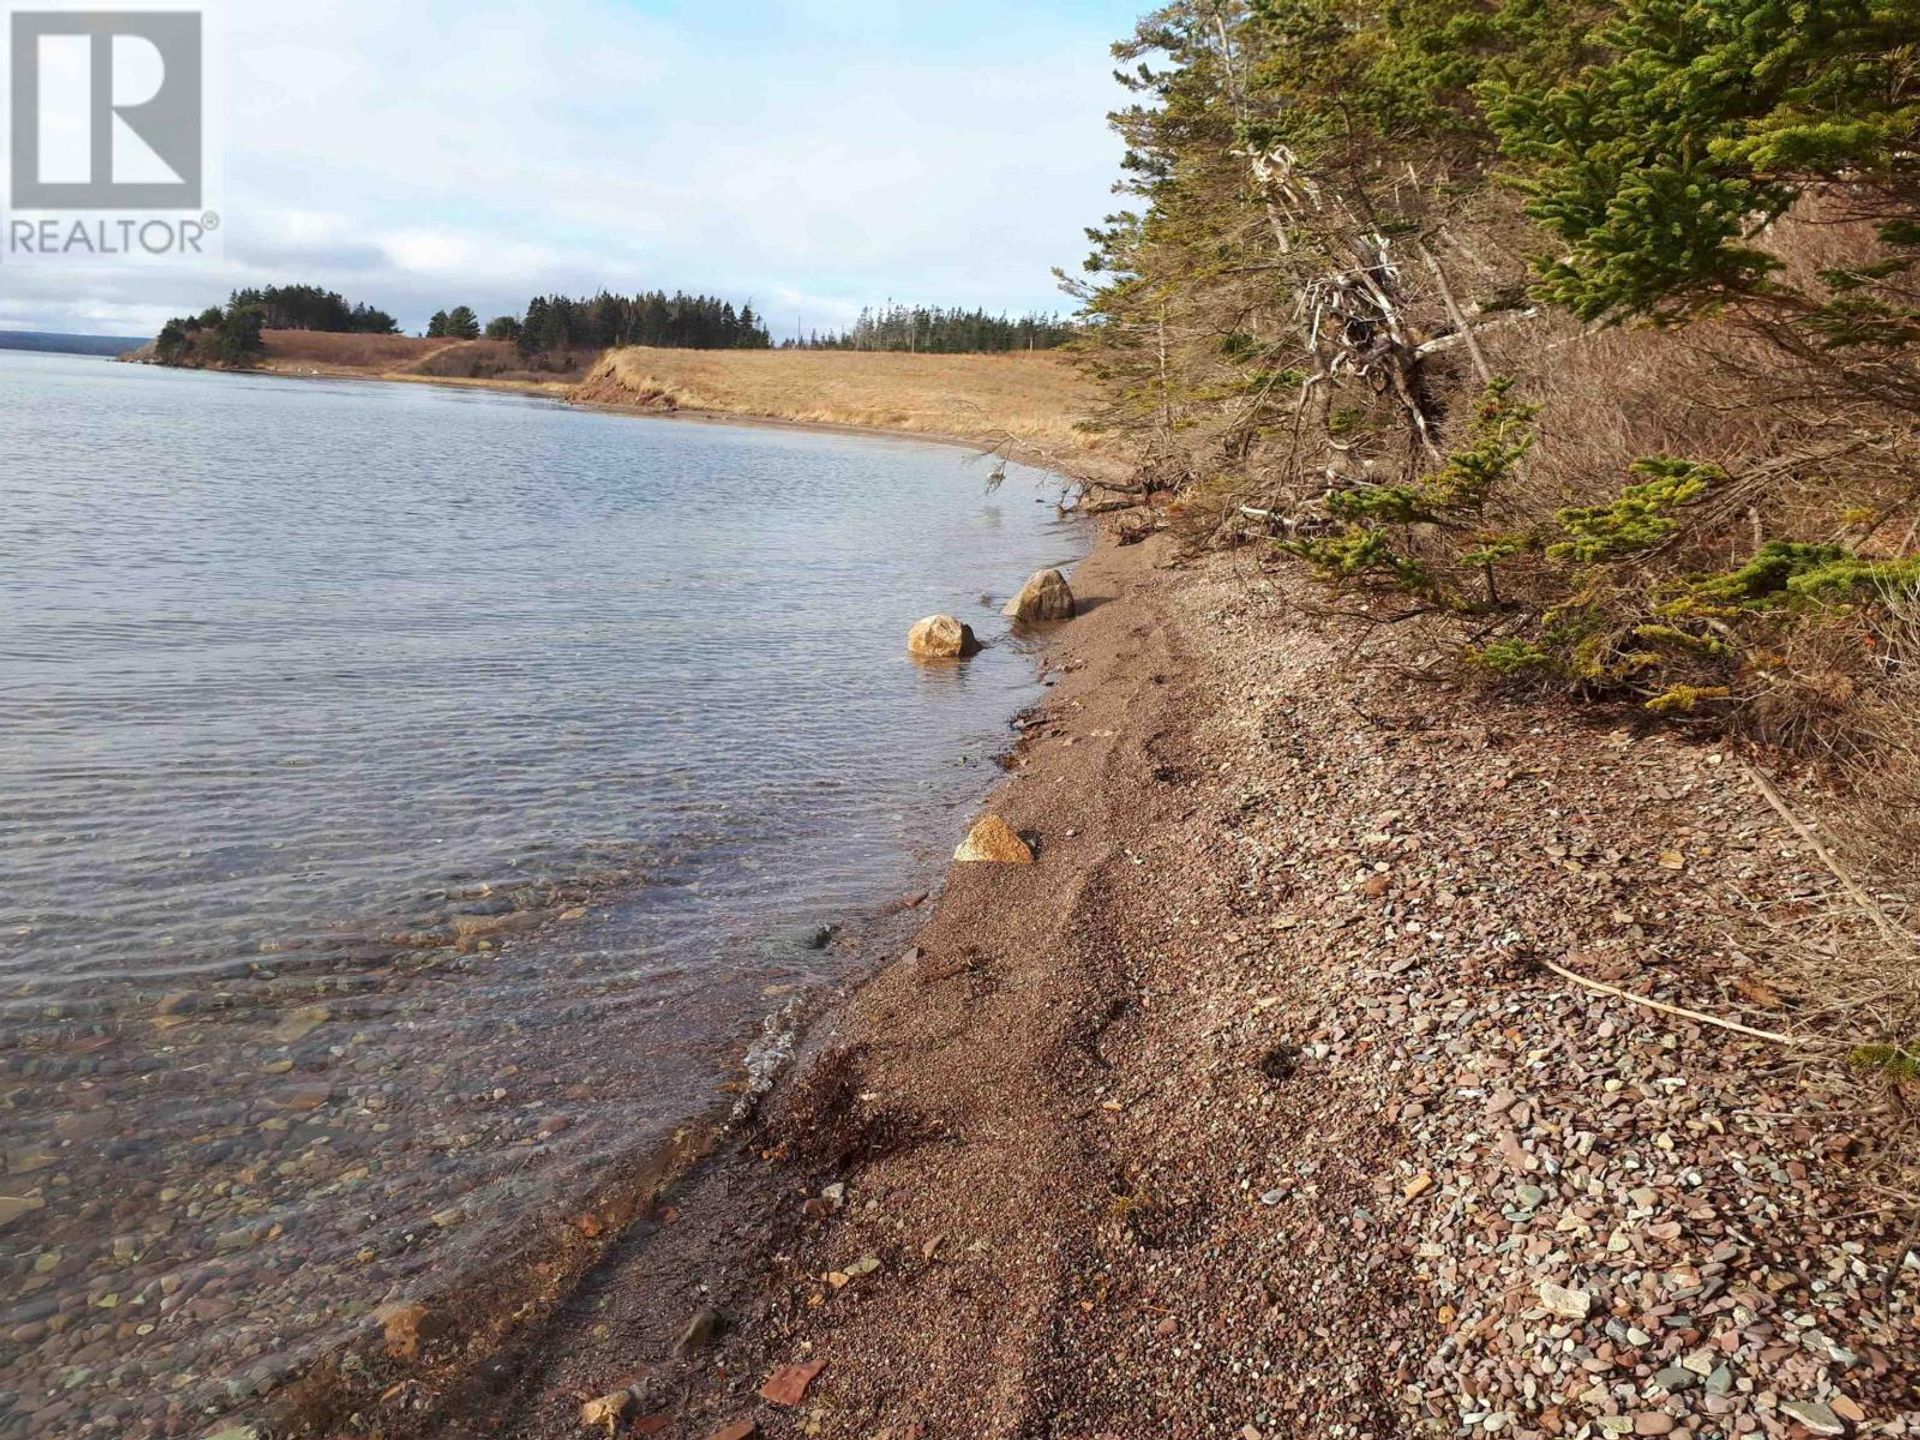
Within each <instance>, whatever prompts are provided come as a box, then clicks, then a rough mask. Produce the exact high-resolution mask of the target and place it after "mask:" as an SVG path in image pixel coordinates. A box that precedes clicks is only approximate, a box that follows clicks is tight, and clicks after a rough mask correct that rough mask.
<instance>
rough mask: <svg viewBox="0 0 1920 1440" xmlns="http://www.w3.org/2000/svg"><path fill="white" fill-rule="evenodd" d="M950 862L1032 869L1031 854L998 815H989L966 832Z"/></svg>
mask: <svg viewBox="0 0 1920 1440" xmlns="http://www.w3.org/2000/svg"><path fill="white" fill-rule="evenodd" d="M953 858H954V859H956V860H962V861H967V862H970V863H985V864H993V865H1031V864H1033V851H1031V850H1029V849H1028V848H1027V842H1026V841H1024V840H1022V839H1021V838H1020V837H1019V836H1018V835H1016V834H1014V831H1013V827H1012V826H1011V825H1009V824H1007V822H1006V821H1004V820H1002V819H1001V818H1000V817H999V816H998V815H988V816H986V817H985V818H984V819H982V820H981V821H980V822H979V823H978V824H976V825H975V826H974V827H973V829H971V830H969V831H968V832H967V838H966V839H965V840H962V841H961V842H960V848H959V849H958V850H956V851H954V852H953Z"/></svg>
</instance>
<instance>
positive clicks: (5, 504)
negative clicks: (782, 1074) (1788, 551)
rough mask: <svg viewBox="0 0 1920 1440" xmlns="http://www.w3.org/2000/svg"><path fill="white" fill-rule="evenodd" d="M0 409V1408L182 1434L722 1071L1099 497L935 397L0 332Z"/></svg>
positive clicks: (937, 752)
mask: <svg viewBox="0 0 1920 1440" xmlns="http://www.w3.org/2000/svg"><path fill="white" fill-rule="evenodd" d="M0 456H4V462H3V463H4V470H3V471H0V476H3V477H4V478H0V1114H4V1121H5V1124H4V1141H3V1142H0V1143H3V1144H4V1158H5V1164H6V1175H5V1179H4V1181H0V1195H4V1197H6V1198H5V1200H4V1201H0V1435H4V1436H12V1435H15V1434H20V1435H41V1434H47V1435H53V1434H58V1435H70V1434H80V1433H86V1432H84V1431H83V1430H82V1429H81V1428H79V1427H80V1426H81V1425H83V1424H85V1423H89V1422H91V1423H93V1424H97V1425H101V1426H102V1427H103V1428H111V1425H112V1424H113V1423H118V1424H120V1425H121V1426H122V1427H123V1428H124V1429H126V1430H130V1431H131V1432H132V1433H150V1432H152V1431H155V1430H165V1431H168V1432H170V1433H183V1434H198V1433H199V1432H200V1430H201V1429H202V1428H204V1426H205V1424H206V1420H207V1417H208V1416H209V1415H210V1414H212V1413H215V1412H219V1411H222V1410H226V1409H231V1408H233V1407H234V1406H236V1405H244V1404H246V1403H248V1402H249V1401H250V1400H251V1399H253V1398H254V1397H256V1396H257V1395H258V1394H262V1393H265V1392H266V1391H268V1390H269V1389H270V1388H271V1387H272V1386H273V1385H274V1384H275V1383H277V1381H278V1380H279V1379H280V1378H281V1377H282V1376H283V1375H284V1374H285V1373H286V1371H287V1369H288V1368H289V1367H290V1366H291V1365H294V1364H297V1363H298V1362H299V1361H300V1360H301V1359H303V1358H304V1357H307V1356H309V1355H311V1354H312V1353H314V1351H315V1350H316V1349H317V1348H318V1347H320V1346H322V1345H325V1344H327V1343H330V1342H331V1341H333V1340H336V1339H338V1338H339V1337H341V1336H342V1335H344V1334H347V1333H351V1332H352V1331H354V1330H355V1329H356V1328H357V1327H362V1326H364V1325H365V1323H366V1321H367V1317H368V1316H369V1315H371V1313H372V1312H373V1311H374V1310H375V1309H376V1308H378V1307H379V1306H381V1305H384V1304H387V1303H391V1302H394V1301H398V1300H404V1299H408V1298H411V1297H412V1296H414V1295H417V1294H420V1293H422V1292H426V1291H431V1290H432V1289H434V1288H435V1287H437V1286H441V1285H444V1284H446V1283H447V1282H448V1280H449V1279H450V1277H452V1276H454V1275H455V1274H457V1273H458V1272H459V1271H460V1270H461V1268H462V1266H463V1265H464V1264H466V1263H467V1262H468V1261H469V1260H470V1259H472V1258H473V1257H476V1256H481V1255H487V1254H494V1253H498V1252H499V1251H500V1250H501V1249H502V1247H503V1246H505V1245H508V1244H509V1243H510V1242H511V1241H512V1240H513V1239H514V1238H515V1233H516V1226H517V1225H519V1224H520V1223H521V1222H522V1221H523V1220H524V1218H525V1217H526V1216H528V1215H530V1214H532V1213H534V1212H536V1211H537V1210H538V1209H539V1207H541V1206H542V1205H546V1204H549V1203H552V1202H553V1201H554V1200H555V1198H556V1197H557V1196H559V1195H563V1194H566V1193H568V1192H569V1191H570V1190H573V1189H577V1188H578V1187H581V1186H583V1185H585V1184H587V1183H589V1182H591V1181H592V1180H593V1179H594V1177H596V1176H597V1175H601V1174H604V1173H605V1172H606V1170H607V1168H608V1167H609V1165H610V1164H612V1163H614V1162H615V1161H617V1160H618V1159H619V1158H620V1157H622V1156H630V1155H633V1154H635V1153H638V1152H643V1151H645V1150H647V1149H648V1148H649V1147H654V1146H657V1145H658V1144H659V1143H660V1141H661V1139H662V1137H663V1136H665V1135H666V1134H667V1133H669V1131H670V1130H671V1129H672V1128H673V1127H674V1125H675V1124H676V1122H678V1121H680V1120H682V1119H684V1118H685V1117H687V1116H689V1115H691V1114H694V1113H697V1112H699V1111H701V1110H703V1109H706V1108H708V1107H710V1106H711V1105H712V1104H713V1103H714V1102H715V1100H716V1097H718V1096H720V1094H721V1089H722V1086H723V1085H724V1084H725V1083H726V1082H728V1081H730V1080H735V1079H737V1078H738V1076H739V1074H740V1061H741V1057H742V1054H743V1052H744V1050H745V1049H746V1047H747V1045H748V1043H749V1042H750V1041H751V1040H752V1039H753V1037H754V1036H755V1035H756V1034H757V1033H758V1032H759V1030H760V1027H761V1023H762V1020H763V1018H764V1017H765V1016H766V1015H768V1014H769V1012H772V1011H776V1010H778V1009H779V1008H780V1007H781V1006H782V1005H784V1004H786V1003H788V1002H789V1001H790V999H791V997H793V996H796V995H802V994H805V993H807V991H808V990H809V989H811V988H817V987H818V986H819V985H821V984H822V983H823V982H828V981H831V980H833V979H834V978H836V977H839V976H844V975H845V974H846V973H847V971H848V969H849V968H850V967H851V966H852V965H854V964H855V963H857V955H856V954H855V953H854V952H855V951H856V949H857V947H856V946H855V945H854V944H852V943H850V941H849V940H847V939H845V938H843V939H841V940H838V941H836V942H834V943H832V944H829V945H827V946H826V947H825V948H815V947H814V944H813V942H814V941H815V940H817V939H818V936H817V935H816V934H815V932H816V931H817V929H818V928H819V927H824V926H829V925H835V924H841V923H847V922H852V921H855V920H856V919H857V918H858V917H859V916H861V915H863V914H868V913H871V912H873V911H874V910H875V909H876V908H878V907H880V906H882V905H884V904H885V903H886V902H888V901H889V900H892V899H894V898H896V897H898V896H900V895H902V894H903V893H905V892H911V891H913V890H916V889H920V888H924V887H925V886H926V885H927V884H928V883H930V882H931V881H932V880H933V879H934V878H936V877H937V875H938V873H939V870H940V869H941V867H942V864H943V862H944V857H945V856H946V854H947V853H948V851H949V850H950V849H951V847H952V845H953V844H954V843H955V841H956V839H957V838H958V835H959V834H960V833H961V831H962V830H963V829H964V825H965V820H966V817H967V814H968V812H969V811H970V810H971V809H972V808H973V807H974V806H976V805H977V804H978V803H979V800H980V798H981V797H982V795H983V794H984V793H985V791H986V789H987V788H988V787H989V785H990V784H991V783H992V780H993V778H994V776H995V775H996V773H997V771H996V768H995V766H994V764H993V757H994V756H995V754H996V753H997V752H998V751H1000V750H1002V749H1003V748H1004V747H1005V745H1006V744H1007V742H1008V734H1009V732H1008V728H1007V722H1008V720H1009V719H1010V717H1011V716H1012V715H1013V714H1014V713H1015V712H1016V711H1017V710H1018V709H1020V708H1022V707H1023V706H1025V705H1027V704H1029V703H1031V702H1032V701H1033V700H1034V699H1036V698H1037V696H1038V694H1039V693H1040V691H1039V682H1038V676H1037V674H1036V665H1035V660H1034V657H1033V653H1032V645H1031V641H1030V639H1029V638H1027V637H1020V636H1016V635H1012V634H1009V633H1008V631H1007V628H1006V622H1003V621H1001V620H1000V619H999V618H998V617H997V614H996V612H995V610H994V608H992V607H991V606H990V605H988V604H986V603H983V602H985V601H987V600H988V599H993V600H1003V599H1004V598H1005V596H1006V594H1008V593H1009V592H1010V591H1011V590H1012V589H1014V588H1015V587H1017V586H1018V584H1019V583H1020V582H1021V581H1022V580H1023V579H1024V578H1025V577H1026V576H1027V575H1028V574H1029V573H1030V572H1031V571H1033V570H1034V569H1036V568H1038V567H1040V566H1043V565H1050V564H1059V563H1064V562H1068V561H1070V560H1072V559H1073V558H1075V557H1076V556H1077V555H1078V553H1079V552H1080V551H1081V549H1082V548H1083V537H1082V533H1081V531H1080V528H1079V527H1078V525H1077V524H1076V523H1074V522H1071V521H1067V520H1064V519H1062V518H1061V517H1060V516H1059V515H1058V513H1057V512H1056V510H1055V509H1054V507H1053V505H1052V504H1051V503H1044V504H1042V503H1035V502H1036V500H1037V499H1045V500H1047V501H1049V502H1050V501H1051V500H1052V498H1053V497H1054V495H1055V493H1056V489H1057V486H1055V485H1054V484H1052V483H1051V482H1049V480H1048V478H1047V477H1045V476H1043V475H1041V474H1039V473H1038V472H1033V471H1022V470H1020V469H1019V468H1018V467H1015V468H1014V470H1013V473H1012V474H1011V476H1010V477H1009V479H1008V481H1007V483H1006V485H1005V486H1004V488H1002V489H1001V490H1000V491H999V492H998V493H997V494H996V495H993V496H988V495H986V493H985V491H984V484H983V482H984V480H985V478H986V468H985V466H984V465H982V464H981V463H980V462H978V461H977V460H975V459H974V458H973V457H971V456H970V455H968V454H967V452H965V451H963V450H959V449H955V448H950V447H943V446H937V445H932V444H924V443H915V442H906V441H899V440H892V439H883V438H866V437H854V436H841V435H825V434H815V433H806V432H800V431H789V430H779V429H771V428H756V427H722V426H710V425H702V424H694V423H685V422H668V421H655V420H643V419H635V418H631V417H623V416H615V415H608V414H602V413H594V412H583V411H574V410H570V409H568V408H566V407H563V406H560V405H558V404H554V403H550V402H546V401H542V400H538V399H533V398H527V397H520V396H512V395H505V394H494V393H484V392H477V391H460V390H447V389H436V388H426V387H412V386H402V385H390V386H381V385H367V384H354V383H347V382H342V383H332V382H321V381H287V380H278V379H272V378H268V377H243V376H226V375H206V374H198V373H190V372H179V371H166V370H156V369H149V368H145V367H138V366H125V365H115V364H112V363H109V362H104V361H97V360H87V359H74V358H65V357H41V356H24V355H0ZM935 610H947V611H950V612H953V613H956V614H959V615H961V616H962V617H963V618H965V619H967V620H968V621H969V622H970V623H972V624H973V625H974V626H975V628H976V630H978V631H979V632H980V633H981V636H982V639H983V640H985V641H987V642H988V648H987V650H986V651H985V652H984V653H983V654H981V655H980V656H978V657H976V658H975V659H973V660H972V661H970V662H967V663H965V664H949V665H944V666H921V665H916V664H914V663H913V662H911V661H909V660H908V659H907V658H906V656H905V646H904V641H905V636H906V631H907V629H908V627H909V625H910V624H911V623H912V622H913V621H914V620H915V619H917V618H919V617H920V616H922V615H924V614H928V613H930V612H932V611H935ZM849 933H850V934H851V933H857V927H856V929H855V930H854V931H852V932H849Z"/></svg>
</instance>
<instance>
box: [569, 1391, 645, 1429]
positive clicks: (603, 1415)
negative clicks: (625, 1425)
mask: <svg viewBox="0 0 1920 1440" xmlns="http://www.w3.org/2000/svg"><path fill="white" fill-rule="evenodd" d="M632 1409H633V1391H631V1390H616V1391H614V1392H613V1393H612V1394H611V1395H602V1396H601V1397H600V1398H599V1399H598V1400H589V1401H587V1403H586V1404H584V1405H582V1406H581V1407H580V1428H581V1429H583V1430H598V1429H599V1428H601V1427H602V1426H605V1427H606V1431H607V1434H609V1435H617V1434H618V1433H619V1431H620V1422H621V1421H622V1420H625V1419H626V1418H627V1412H628V1411H630V1410H632Z"/></svg>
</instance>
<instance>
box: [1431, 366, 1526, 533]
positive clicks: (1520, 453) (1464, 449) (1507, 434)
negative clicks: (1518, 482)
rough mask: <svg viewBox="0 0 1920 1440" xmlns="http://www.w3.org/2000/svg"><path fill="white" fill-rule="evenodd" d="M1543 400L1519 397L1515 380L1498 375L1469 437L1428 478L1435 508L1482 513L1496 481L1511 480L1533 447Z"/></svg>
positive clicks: (1483, 397)
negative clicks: (1536, 402) (1526, 400)
mask: <svg viewBox="0 0 1920 1440" xmlns="http://www.w3.org/2000/svg"><path fill="white" fill-rule="evenodd" d="M1539 413H1540V407H1539V406H1538V405H1526V404H1522V403H1521V402H1520V401H1518V400H1515V399H1514V398H1513V381H1512V380H1511V379H1510V378H1501V379H1497V380H1495V381H1493V383H1492V384H1490V385H1488V386H1487V388H1486V389H1485V390H1484V391H1483V392H1482V393H1481V396H1480V404H1479V406H1478V408H1477V409H1476V410H1475V412H1474V416H1473V423H1472V425H1471V426H1470V427H1469V428H1468V431H1467V438H1466V440H1465V442H1464V443H1462V444H1461V445H1459V446H1458V447H1456V448H1455V449H1454V450H1453V451H1452V453H1451V454H1449V455H1448V456H1447V463H1446V464H1445V465H1443V466H1442V467H1441V469H1440V472H1439V474H1437V475H1435V476H1434V477H1433V478H1432V479H1431V480H1429V481H1428V482H1427V491H1428V495H1429V497H1430V498H1429V503H1430V505H1431V508H1432V509H1433V510H1434V511H1435V512H1436V513H1439V514H1444V515H1463V514H1471V515H1477V514H1479V513H1480V511H1481V509H1482V508H1483V507H1484V506H1485V505H1486V503H1487V500H1488V498H1489V497H1490V496H1491V495H1492V494H1493V492H1494V490H1495V488H1496V487H1498V486H1500V485H1502V484H1505V483H1506V482H1508V481H1510V480H1511V479H1512V478H1513V476H1514V473H1515V471H1517V470H1518V469H1519V466H1520V462H1521V461H1522V460H1524V459H1526V457H1527V452H1528V451H1529V450H1531V449H1532V448H1533V422H1534V419H1535V417H1536V416H1538V415H1539Z"/></svg>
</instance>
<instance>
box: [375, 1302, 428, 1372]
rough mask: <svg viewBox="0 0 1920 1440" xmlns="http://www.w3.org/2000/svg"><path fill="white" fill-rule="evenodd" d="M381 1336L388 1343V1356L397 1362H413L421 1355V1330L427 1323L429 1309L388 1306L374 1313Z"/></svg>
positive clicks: (418, 1306)
mask: <svg viewBox="0 0 1920 1440" xmlns="http://www.w3.org/2000/svg"><path fill="white" fill-rule="evenodd" d="M373 1318H374V1319H375V1320H376V1321H378V1322H379V1324H380V1327H381V1331H380V1335H381V1338H382V1339H383V1340H385V1341H386V1345H387V1354H388V1355H390V1356H391V1357H392V1358H393V1359H395V1360H411V1359H413V1358H414V1357H415V1356H417V1355H418V1354H419V1353H420V1339H421V1336H420V1328H421V1326H422V1325H423V1324H424V1323H425V1322H426V1318H427V1307H426V1306H424V1305H420V1304H414V1305H388V1306H386V1307H384V1308H383V1309H379V1310H376V1311H374V1312H373Z"/></svg>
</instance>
